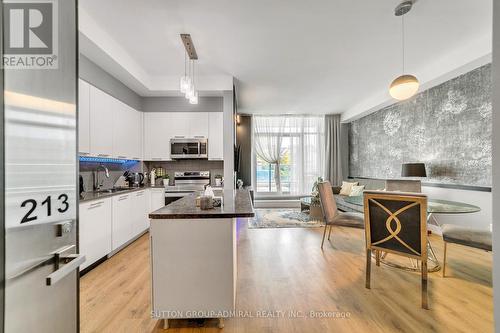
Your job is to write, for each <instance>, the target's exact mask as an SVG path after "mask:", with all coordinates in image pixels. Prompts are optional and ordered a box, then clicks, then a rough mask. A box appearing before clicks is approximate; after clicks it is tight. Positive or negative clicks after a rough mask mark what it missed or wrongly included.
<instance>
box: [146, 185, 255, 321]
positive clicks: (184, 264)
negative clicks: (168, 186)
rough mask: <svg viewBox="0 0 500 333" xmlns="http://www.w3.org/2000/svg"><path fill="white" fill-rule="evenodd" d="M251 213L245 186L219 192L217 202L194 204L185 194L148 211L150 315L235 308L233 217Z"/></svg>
mask: <svg viewBox="0 0 500 333" xmlns="http://www.w3.org/2000/svg"><path fill="white" fill-rule="evenodd" d="M253 216H254V211H253V206H252V201H251V199H250V194H249V192H248V191H246V190H225V191H223V206H222V207H216V208H213V209H210V210H201V209H200V208H199V207H196V195H195V194H191V195H188V196H186V197H184V198H182V199H180V200H177V201H175V202H173V203H171V204H169V205H167V206H165V207H163V208H161V209H158V210H156V211H154V212H152V213H150V214H149V218H150V219H151V227H150V242H151V264H152V274H151V275H152V316H153V317H154V318H157V319H164V328H168V320H169V319H182V318H219V326H220V327H222V326H223V318H227V317H230V316H232V314H233V313H234V310H235V298H236V277H237V263H236V258H237V252H236V241H237V240H236V219H237V218H249V217H253Z"/></svg>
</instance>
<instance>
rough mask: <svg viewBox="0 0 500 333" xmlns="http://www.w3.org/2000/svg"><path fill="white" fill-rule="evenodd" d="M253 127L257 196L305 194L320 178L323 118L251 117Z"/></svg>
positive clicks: (322, 161) (322, 155) (321, 169)
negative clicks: (252, 118) (259, 194)
mask: <svg viewBox="0 0 500 333" xmlns="http://www.w3.org/2000/svg"><path fill="white" fill-rule="evenodd" d="M253 124H254V135H253V138H254V142H253V144H254V152H255V162H256V167H255V180H256V182H255V183H256V184H257V186H256V191H257V193H262V194H282V195H302V194H309V193H310V191H311V187H312V184H313V183H314V181H315V180H316V178H317V177H319V176H323V164H324V117H322V116H254V121H253ZM278 165H279V177H277V175H276V173H277V170H278Z"/></svg>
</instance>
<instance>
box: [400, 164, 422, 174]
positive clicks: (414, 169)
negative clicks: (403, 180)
mask: <svg viewBox="0 0 500 333" xmlns="http://www.w3.org/2000/svg"><path fill="white" fill-rule="evenodd" d="M401 177H427V173H426V172H425V164H424V163H405V164H403V166H402V168H401Z"/></svg>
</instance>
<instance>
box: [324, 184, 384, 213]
mask: <svg viewBox="0 0 500 333" xmlns="http://www.w3.org/2000/svg"><path fill="white" fill-rule="evenodd" d="M346 182H351V183H354V182H358V184H359V185H364V186H365V190H372V191H376V190H383V189H384V188H385V180H383V179H369V178H349V179H347V180H346ZM339 193H340V186H334V187H333V194H334V196H335V202H336V203H337V208H338V209H339V210H340V211H343V212H355V213H363V207H362V206H358V205H353V204H350V203H348V202H346V201H345V200H344V199H345V198H346V196H344V195H340V194H339Z"/></svg>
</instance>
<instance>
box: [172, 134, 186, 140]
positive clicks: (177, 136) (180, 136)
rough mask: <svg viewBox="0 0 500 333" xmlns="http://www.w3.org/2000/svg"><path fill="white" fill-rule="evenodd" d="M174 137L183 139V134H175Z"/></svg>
mask: <svg viewBox="0 0 500 333" xmlns="http://www.w3.org/2000/svg"><path fill="white" fill-rule="evenodd" d="M174 138H179V139H183V138H185V136H184V135H176V136H174Z"/></svg>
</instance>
